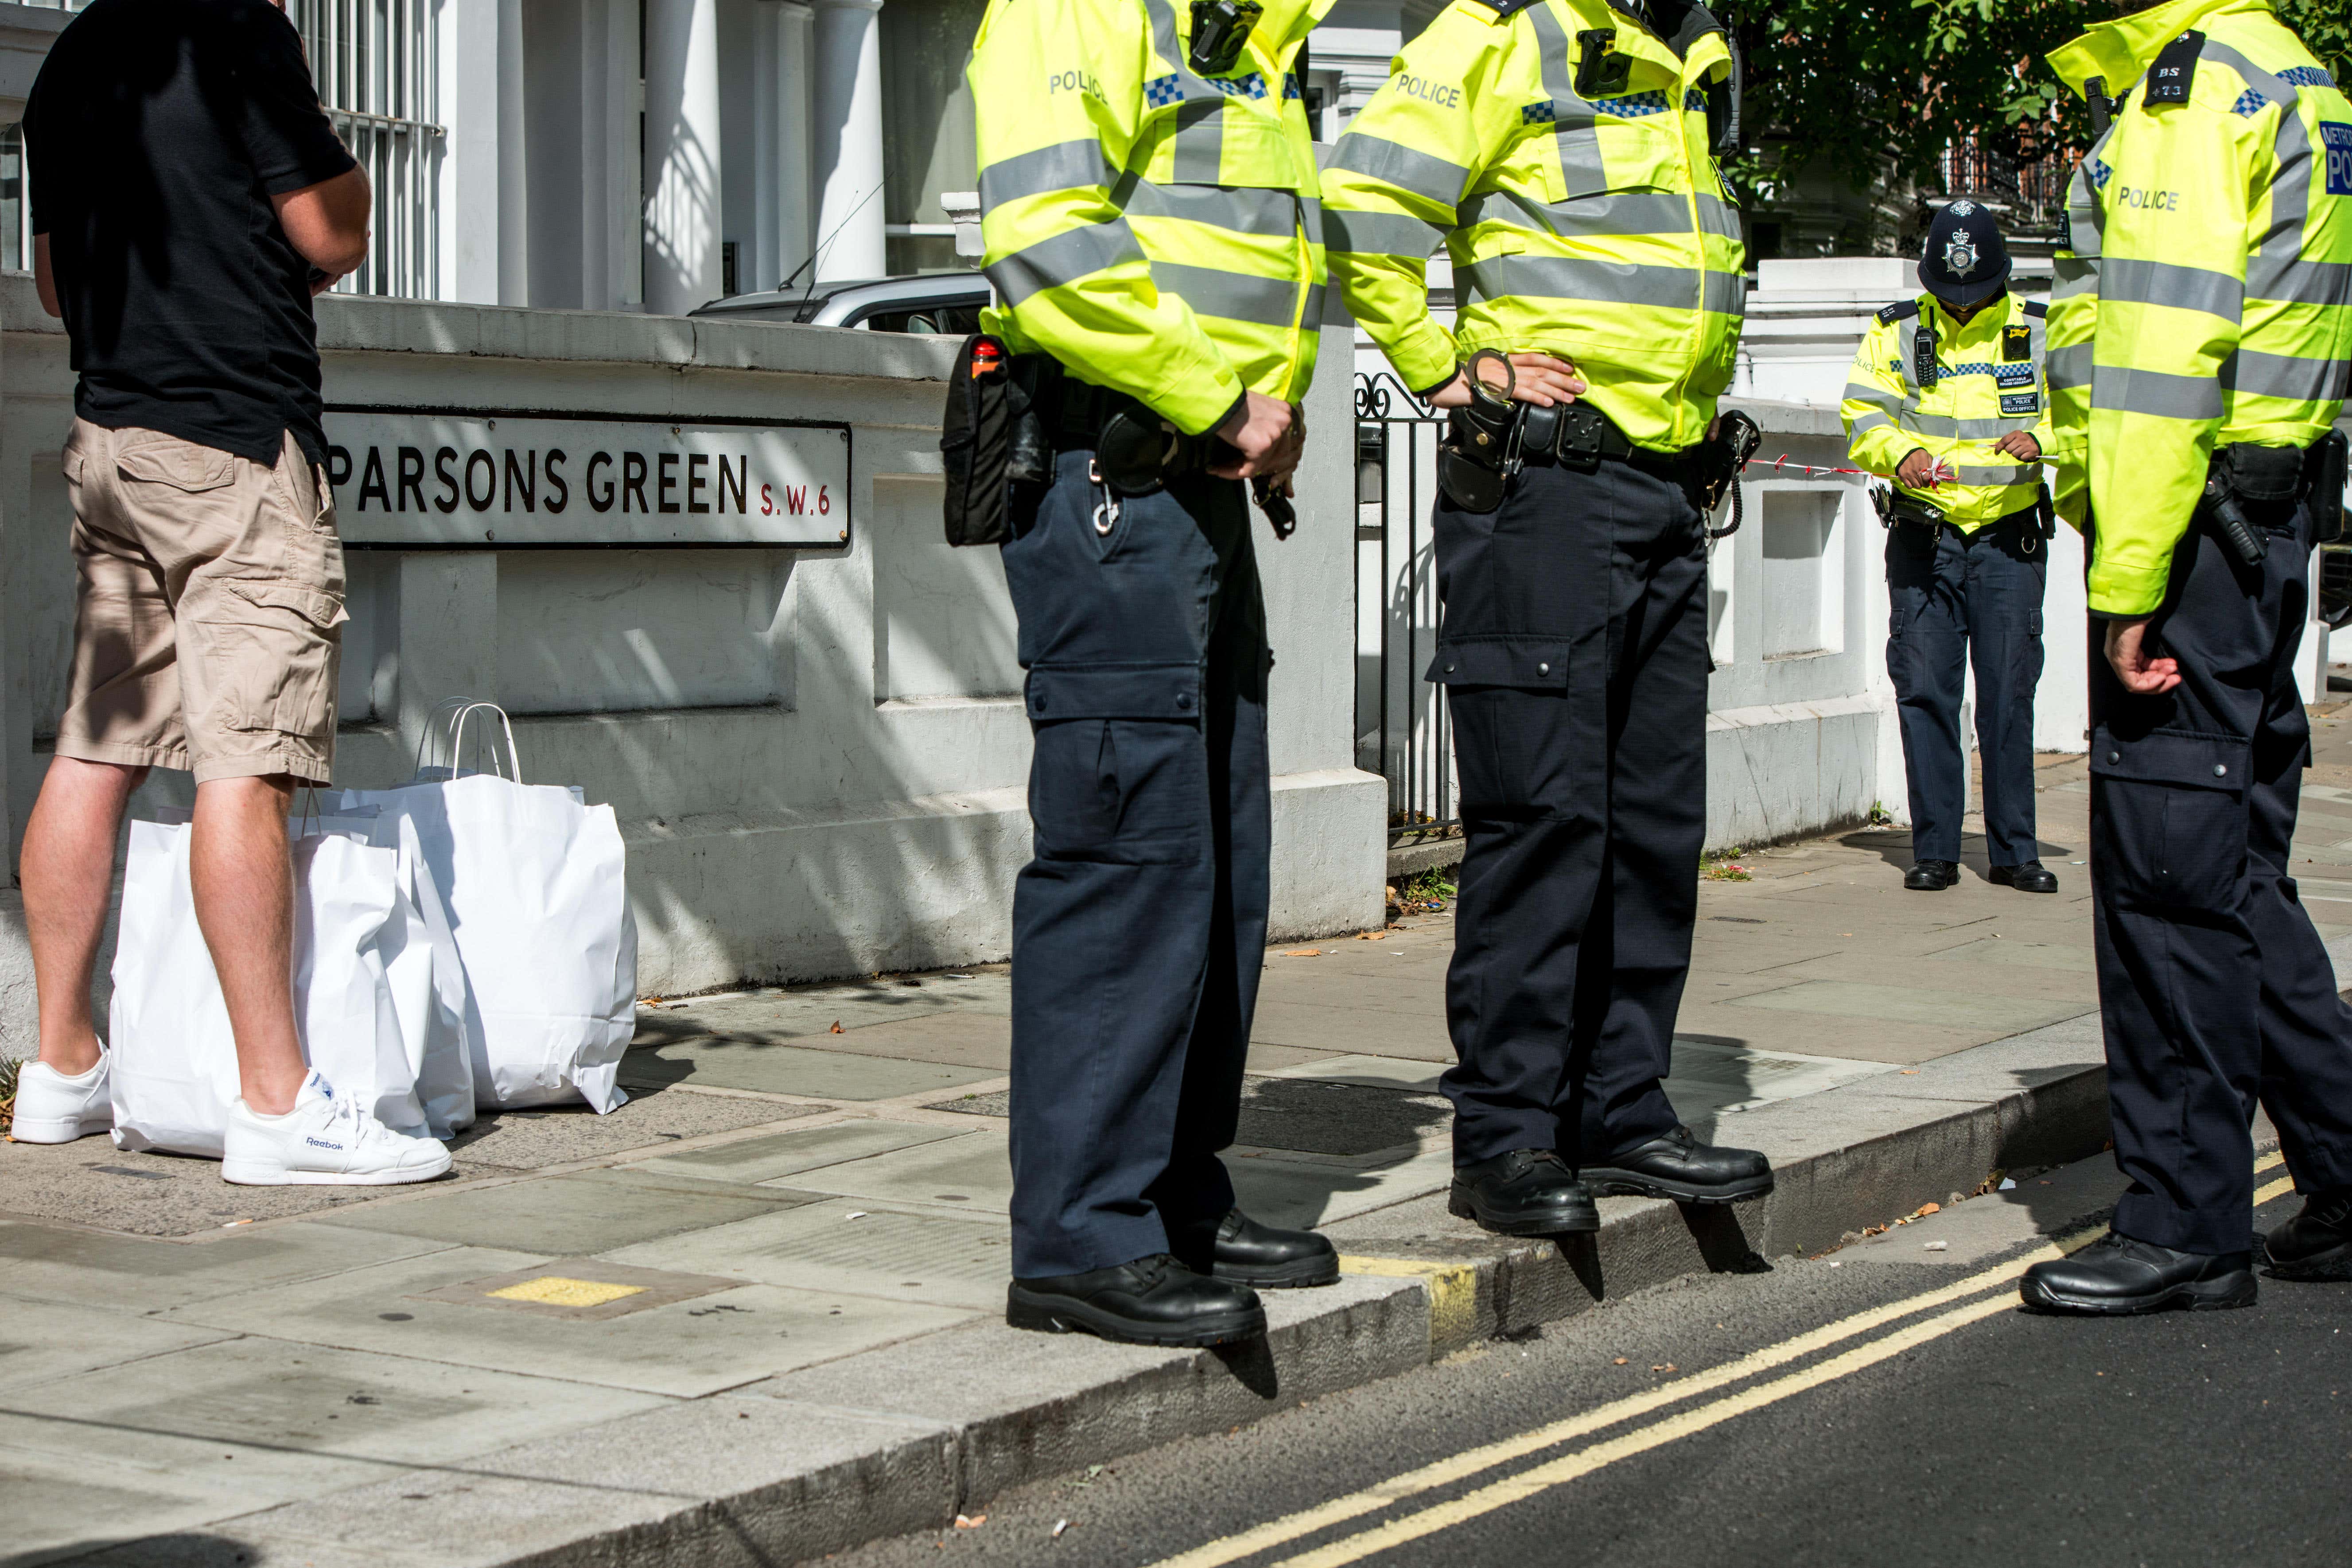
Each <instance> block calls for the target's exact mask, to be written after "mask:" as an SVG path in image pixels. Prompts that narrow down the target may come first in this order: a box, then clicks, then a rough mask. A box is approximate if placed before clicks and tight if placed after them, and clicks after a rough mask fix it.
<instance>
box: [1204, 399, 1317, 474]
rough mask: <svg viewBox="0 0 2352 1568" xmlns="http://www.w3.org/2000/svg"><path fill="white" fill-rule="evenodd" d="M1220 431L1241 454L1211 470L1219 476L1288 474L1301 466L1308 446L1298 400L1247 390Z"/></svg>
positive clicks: (1304, 419)
mask: <svg viewBox="0 0 2352 1568" xmlns="http://www.w3.org/2000/svg"><path fill="white" fill-rule="evenodd" d="M1217 434H1218V435H1220V436H1222V437H1224V438H1225V440H1226V442H1227V443H1228V444H1229V445H1231V446H1232V447H1233V448H1234V450H1235V451H1237V452H1239V453H1240V454H1241V455H1242V460H1241V461H1240V462H1238V463H1228V464H1226V465H1225V466H1223V468H1211V469H1210V470H1209V472H1211V473H1213V474H1214V475H1216V476H1217V478H1219V479H1255V478H1256V477H1257V476H1258V475H1260V474H1286V473H1288V472H1289V471H1290V470H1291V469H1293V468H1297V467H1298V458H1299V454H1300V453H1301V452H1302V451H1303V450H1304V449H1305V447H1306V445H1307V419H1306V416H1305V414H1304V412H1303V411H1302V410H1300V408H1299V407H1298V405H1297V404H1294V403H1285V402H1283V401H1282V400H1281V399H1280V398H1278V397H1268V396H1266V395H1265V394H1264V393H1262V392H1252V393H1247V394H1244V401H1243V403H1242V406H1241V407H1240V408H1238V409H1236V410H1235V411H1234V414H1233V416H1232V417H1230V418H1228V419H1227V420H1226V421H1225V422H1224V423H1223V425H1220V426H1217Z"/></svg>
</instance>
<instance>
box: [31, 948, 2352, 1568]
mask: <svg viewBox="0 0 2352 1568" xmlns="http://www.w3.org/2000/svg"><path fill="white" fill-rule="evenodd" d="M2347 946H2348V947H2352V939H2347ZM2105 1076H2106V1075H2105V1065H2104V1061H2103V1059H2102V1048H2101V1045H2100V1037H2099V1028H2098V1019H2097V1016H2096V1015H2095V1014H2090V1015H2084V1016H2080V1017H2076V1018H2073V1019H2069V1020H2066V1021H2064V1022H2062V1023H2057V1024H2053V1025H2050V1026H2046V1027H2043V1028H2040V1029H2035V1030H2032V1031H2031V1032H2029V1033H2026V1034H2021V1035H2017V1036H2013V1037H2010V1038H2008V1039H2004V1040H1997V1041H1994V1042H1992V1043H1990V1044H1988V1045H1983V1046H1979V1047H1974V1048H1972V1049H1969V1050H1964V1051H1960V1052H1958V1053H1955V1054H1954V1055H1951V1056H1948V1057H1944V1058H1938V1059H1937V1060H1934V1061H1930V1062H1928V1063H1926V1064H1924V1065H1923V1066H1921V1067H1919V1068H1916V1069H1910V1070H1907V1071H1898V1070H1894V1069H1890V1070H1889V1071H1888V1072H1885V1073H1883V1074H1879V1075H1877V1076H1875V1077H1873V1078H1870V1079H1863V1080H1861V1081H1859V1082H1856V1083H1852V1084H1848V1085H1846V1086H1844V1087H1843V1088H1840V1089H1831V1090H1827V1091H1825V1092H1822V1093H1820V1094H1815V1095H1810V1096H1806V1097H1803V1098H1801V1099H1798V1100H1782V1101H1777V1102H1773V1103H1770V1104H1768V1105H1765V1106H1762V1107H1760V1108H1759V1109H1756V1110H1749V1111H1747V1112H1744V1113H1726V1114H1725V1115H1723V1116H1721V1117H1719V1118H1718V1119H1717V1121H1716V1122H1715V1123H1713V1124H1712V1126H1711V1127H1710V1125H1709V1124H1704V1123H1702V1124H1700V1126H1699V1128H1698V1131H1700V1133H1701V1135H1702V1136H1710V1135H1712V1136H1717V1137H1721V1138H1722V1139H1724V1140H1725V1141H1727V1142H1737V1143H1739V1144H1741V1145H1743V1146H1746V1147H1750V1148H1760V1149H1762V1150H1764V1151H1765V1152H1767V1153H1769V1154H1770V1155H1771V1156H1772V1159H1773V1163H1774V1165H1775V1166H1776V1168H1777V1171H1778V1175H1779V1180H1778V1183H1777V1185H1776V1187H1775V1190H1774V1191H1773V1192H1772V1194H1770V1195H1769V1196H1768V1197H1766V1198H1764V1199H1762V1200H1760V1201H1759V1202H1756V1203H1752V1204H1742V1205H1735V1206H1732V1207H1728V1208H1693V1209H1691V1210H1689V1211H1687V1217H1686V1215H1685V1211H1684V1210H1682V1209H1681V1208H1679V1207H1678V1206H1677V1205H1674V1204H1671V1203H1666V1202H1661V1201H1657V1200H1646V1199H1633V1198H1607V1199H1603V1200H1602V1201H1601V1216H1602V1229H1601V1234H1600V1235H1599V1237H1569V1238H1562V1239H1561V1240H1560V1241H1559V1242H1550V1241H1545V1242H1536V1241H1525V1240H1511V1239H1507V1238H1502V1237H1490V1236H1487V1235H1486V1234H1485V1233H1483V1232H1480V1231H1477V1230H1475V1228H1473V1227H1471V1226H1468V1225H1466V1224H1465V1223H1464V1222H1462V1221H1459V1220H1455V1219H1454V1218H1452V1217H1451V1216H1450V1215H1447V1214H1446V1213H1445V1208H1444V1202H1445V1200H1444V1194H1431V1195H1429V1196H1425V1197H1422V1198H1417V1199H1412V1200H1410V1201H1408V1202H1405V1203H1402V1204H1398V1205H1392V1206H1391V1207H1389V1208H1385V1209H1381V1210H1376V1211H1374V1212H1372V1213H1370V1214H1365V1215H1356V1216H1353V1217H1351V1218H1349V1219H1347V1220H1344V1221H1341V1222H1339V1223H1337V1224H1335V1225H1333V1226H1328V1227H1327V1229H1328V1234H1329V1235H1330V1236H1331V1237H1332V1238H1333V1240H1334V1241H1335V1242H1337V1243H1338V1244H1339V1248H1340V1250H1341V1252H1342V1253H1343V1254H1344V1255H1346V1256H1347V1257H1348V1258H1349V1259H1350V1264H1349V1273H1348V1274H1347V1275H1346V1276H1345V1277H1343V1279H1341V1281H1340V1282H1339V1284H1338V1285H1336V1286H1332V1287H1329V1288H1326V1289H1317V1290H1288V1291H1273V1292H1268V1293H1267V1295H1266V1298H1265V1300H1266V1305H1267V1315H1268V1318H1269V1320H1270V1324H1271V1326H1270V1330H1269V1332H1268V1334H1267V1336H1266V1338H1265V1340H1264V1341H1263V1342H1255V1343H1252V1344H1249V1345H1244V1346H1231V1347H1224V1348H1223V1349H1222V1350H1219V1351H1213V1352H1210V1351H1155V1350H1148V1349H1142V1348H1139V1347H1133V1346H1124V1345H1113V1344H1108V1343H1106V1342H1102V1341H1099V1340H1096V1339H1092V1338H1090V1337H1087V1336H1085V1335H1076V1334H1073V1335H1043V1334H1033V1333H1024V1332H1021V1331H1015V1330H1012V1329H1008V1328H1006V1327H1005V1326H1004V1325H1003V1324H1002V1323H999V1322H988V1321H982V1322H976V1323H971V1324H968V1325H966V1326H963V1327H961V1328H957V1329H951V1330H948V1331H943V1332H939V1333H934V1334H929V1335H927V1336H923V1337H920V1338H918V1339H915V1340H911V1341H908V1342H902V1343H900V1344H898V1345H895V1346H887V1347H883V1348H880V1349H876V1350H869V1351H866V1352H860V1353H859V1354H856V1355H853V1356H848V1357H845V1358H843V1359H841V1360H839V1361H835V1362H830V1363H824V1364H821V1365H818V1366H814V1367H809V1368H804V1369H803V1370H801V1371H798V1372H793V1373H786V1374H783V1375H782V1376H779V1377H774V1378H770V1379H765V1380H762V1381H761V1382H758V1383H754V1384H747V1385H745V1386H743V1387H740V1388H738V1389H735V1390H732V1391H730V1392H729V1393H726V1394H717V1395H714V1396H712V1397H709V1398H707V1399H701V1400H695V1401H691V1402H686V1403H681V1404H679V1405H671V1406H667V1407H665V1408H662V1409H658V1410H653V1411H647V1412H644V1413H641V1414H638V1415H630V1416H626V1417H624V1418H621V1419H618V1420H614V1421H611V1422H607V1423H604V1425H601V1426H593V1427H589V1428H586V1429H584V1430H582V1431H578V1432H573V1433H570V1434H566V1435H564V1436H560V1437H554V1438H549V1439H543V1440H540V1441H535V1442H532V1443H529V1444H524V1445H520V1446H518V1447H510V1448H508V1449H504V1450H501V1451H498V1452H494V1453H490V1454H487V1455H483V1456H481V1457H479V1458H475V1459H471V1460H467V1461H464V1462H461V1463H458V1464H454V1465H451V1466H447V1467H441V1468H430V1469H417V1470H410V1471H407V1472H405V1473H403V1474H401V1475H398V1476H395V1477H394V1478H392V1479H385V1480H381V1481H376V1482H372V1483H368V1484H366V1485H362V1486H359V1487H355V1488H351V1489H345V1490H342V1491H338V1492H334V1493H331V1494H328V1495H325V1496H322V1497H319V1498H314V1499H309V1500H302V1501H298V1502H292V1503H286V1504H281V1505H279V1506H278V1507H275V1508H270V1509H267V1510H260V1511H257V1512H255V1513H251V1514H247V1515H244V1516H242V1517H240V1518H236V1519H233V1520H228V1521H222V1522H220V1523H218V1524H216V1525H214V1526H211V1527H209V1528H207V1529H205V1530H202V1531H184V1532H182V1533H180V1534H177V1535H173V1536H163V1537H154V1538H150V1539H148V1540H144V1541H140V1542H126V1543H123V1544H121V1545H117V1546H112V1547H110V1548H103V1549H100V1550H99V1551H97V1552H91V1553H85V1554H83V1555H81V1556H79V1557H76V1558H74V1559H72V1561H74V1562H76V1563H90V1564H107V1565H110V1568H131V1564H134V1563H135V1564H137V1565H139V1568H228V1565H229V1564H232V1563H236V1564H240V1565H243V1568H270V1565H273V1564H289V1565H290V1564H293V1563H302V1564H307V1565H309V1568H359V1565H360V1564H361V1563H369V1564H375V1565H379V1568H381V1565H391V1568H408V1565H411V1564H414V1565H415V1568H427V1565H431V1568H606V1565H613V1568H618V1565H621V1564H627V1565H628V1568H738V1565H740V1568H755V1565H756V1568H772V1565H774V1564H777V1563H790V1562H797V1561H800V1560H803V1559H806V1558H811V1557H817V1556H822V1555H823V1554H824V1553H826V1552H838V1551H841V1550H844V1549H845V1548H848V1547H851V1546H855V1545H857V1544H860V1543H862V1542H867V1541H873V1540H877V1539H880V1538H883V1537H887V1536H891V1535H898V1534H905V1533H908V1532H912V1531H926V1530H935V1529H941V1528H945V1527H947V1526H948V1525H950V1524H951V1523H952V1522H953V1521H954V1519H955V1516H956V1515H957V1514H958V1513H959V1512H967V1513H968V1512H974V1511H977V1510H979V1509H981V1508H983V1507H984V1506H985V1505H986V1503H987V1501H988V1500H989V1499H991V1498H992V1497H994V1496H996V1495H998V1494H1000V1493H1002V1492H1003V1491H1004V1490H1006V1489H1010V1488H1013V1487H1016V1486H1020V1485H1024V1484H1025V1483H1028V1482H1031V1481H1034V1480H1039V1479H1045V1478H1046V1477H1049V1476H1054V1475H1059V1474H1063V1473H1066V1472H1068V1471H1071V1470H1074V1469H1077V1468H1082V1467H1084V1466H1085V1465H1087V1464H1089V1463H1100V1462H1104V1461H1107V1460H1110V1459H1114V1458H1119V1457H1120V1456H1123V1455H1126V1454H1130V1453H1135V1452H1138V1451H1139V1450H1142V1449H1144V1448H1148V1447H1155V1446H1157V1445H1160V1444H1163V1443H1167V1442H1170V1441H1171V1440H1173V1439H1176V1438H1179V1437H1183V1436H1194V1435H1198V1434H1201V1433H1204V1432H1213V1431H1215V1430H1218V1429H1219V1428H1223V1427H1228V1426H1235V1425H1238V1424H1240V1423H1243V1422H1246V1421H1253V1420H1256V1419H1258V1418H1260V1417H1263V1416H1265V1415H1269V1414H1271V1413H1273V1412H1275V1411H1277V1410H1280V1409H1284V1408H1286V1407H1288V1406H1290V1405H1296V1404H1297V1403H1299V1402H1300V1401H1302V1400H1306V1399H1311V1398H1314V1397H1317V1396H1318V1395H1321V1394H1331V1393H1336V1392H1338V1391H1340V1390H1342V1389H1346V1388H1350V1387H1355V1386H1360V1385H1361V1384H1367V1383H1370V1382H1373V1381H1375V1380H1378V1379H1381V1378H1386V1377H1389V1376H1392V1375H1395V1374H1396V1373H1402V1372H1406V1371H1410V1370H1412V1368H1414V1367H1418V1366H1424V1365H1427V1364H1429V1363H1431V1362H1433V1361H1435V1360H1438V1359H1440V1358H1442V1357H1444V1356H1445V1355H1448V1354H1451V1353H1452V1352H1454V1351H1457V1350H1460V1349H1462V1348H1464V1347H1465V1346H1467V1345H1470V1344H1473V1343H1475V1342H1479V1341H1481V1340H1485V1339H1489V1338H1493V1337H1496V1336H1497V1335H1512V1334H1518V1333H1523V1332H1526V1331H1530V1330H1533V1329H1534V1328H1536V1327H1537V1326H1538V1325H1540V1324H1543V1323H1546V1322H1549V1321H1555V1320H1558V1319H1561V1318H1565V1317H1569V1316H1571V1315H1573V1314H1575V1313H1577V1312H1580V1311H1584V1310H1589V1309H1590V1308H1591V1307H1592V1306H1593V1305H1594V1304H1595V1302H1597V1301H1601V1300H1610V1299H1613V1298H1615V1297H1618V1296H1622V1295H1624V1294H1626V1293H1628V1292H1630V1291H1633V1290H1636V1289H1643V1287H1646V1286H1650V1285H1655V1284H1661V1283H1664V1282H1665V1281H1667V1280H1670V1279H1677V1278H1680V1277H1682V1276H1685V1275H1688V1274H1691V1273H1694V1272H1697V1271H1701V1270H1707V1269H1717V1270H1730V1269H1756V1270H1760V1269H1764V1268H1769V1267H1770V1265H1769V1263H1768V1262H1766V1261H1765V1260H1766V1259H1767V1258H1773V1257H1786V1256H1789V1255H1790V1254H1802V1253H1806V1252H1811V1251H1817V1250H1819V1249H1821V1248H1822V1247H1831V1246H1834V1245H1836V1244H1837V1243H1838V1242H1839V1241H1840V1239H1841V1238H1842V1237H1844V1236H1845V1235H1846V1234H1847V1233H1849V1232H1852V1231H1855V1230H1860V1229H1863V1228H1864V1227H1866V1226H1873V1225H1879V1224H1884V1223H1885V1222H1886V1221H1888V1220H1892V1219H1895V1218H1896V1217H1899V1216H1901V1215H1906V1214H1909V1213H1911V1212H1912V1211H1914V1210H1916V1208H1918V1207H1919V1205H1922V1204H1924V1203H1929V1202H1945V1201H1948V1200H1949V1199H1950V1198H1951V1196H1952V1195H1953V1194H1955V1193H1961V1194H1965V1193H1969V1192H1973V1191H1974V1190H1975V1189H1976V1187H1977V1186H1978V1184H1979V1183H1981V1182H1982V1181H1983V1180H1984V1179H1985V1176H1986V1174H1987V1173H1989V1172H1990V1171H1992V1170H1995V1169H1997V1168H2014V1167H2017V1166H2021V1165H2027V1164H2036V1165H2039V1164H2058V1163H2066V1162H2069V1161H2072V1160H2076V1159H2080V1158H2083V1157H2084V1156H2086V1155H2088V1154H2091V1153H2095V1152H2097V1151H2098V1149H2099V1148H2100V1146H2101V1144H2102V1143H2103V1142H2105V1139H2106V1136H2107V1122H2106V1103H2105Z"/></svg>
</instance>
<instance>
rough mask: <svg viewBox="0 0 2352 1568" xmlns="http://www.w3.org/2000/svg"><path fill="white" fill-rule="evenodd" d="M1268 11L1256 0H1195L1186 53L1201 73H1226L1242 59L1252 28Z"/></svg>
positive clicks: (1211, 74) (1187, 59) (1219, 74)
mask: <svg viewBox="0 0 2352 1568" xmlns="http://www.w3.org/2000/svg"><path fill="white" fill-rule="evenodd" d="M1260 16H1265V7H1264V6H1263V5H1257V4H1256V3H1255V0H1192V48H1191V50H1190V51H1189V52H1188V53H1187V54H1186V55H1185V57H1184V58H1185V59H1186V61H1187V62H1188V63H1190V64H1191V66H1192V68H1193V69H1194V70H1196V71H1198V72H1200V73H1201V74H1202V76H1223V75H1224V74H1225V73H1226V72H1228V71H1230V70H1232V69H1233V68H1234V66H1235V65H1237V64H1239V63H1240V61H1241V58H1242V46H1243V45H1244V44H1246V43H1248V42H1249V36H1250V29H1251V28H1253V27H1255V26H1257V19H1258V18H1259V17H1260Z"/></svg>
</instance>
